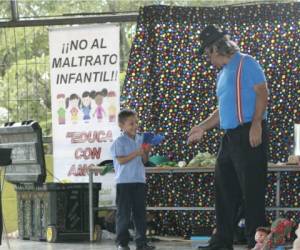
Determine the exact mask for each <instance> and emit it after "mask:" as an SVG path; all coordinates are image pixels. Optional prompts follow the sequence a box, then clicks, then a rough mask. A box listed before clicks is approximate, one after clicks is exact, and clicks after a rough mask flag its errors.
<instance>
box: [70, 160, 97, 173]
mask: <svg viewBox="0 0 300 250" xmlns="http://www.w3.org/2000/svg"><path fill="white" fill-rule="evenodd" d="M95 166H96V165H95V164H93V163H92V164H89V165H88V164H78V166H76V165H75V164H73V165H72V166H71V167H70V169H69V171H68V176H87V175H88V170H89V169H90V168H92V167H95ZM99 174H100V173H99V172H95V173H94V175H95V176H98V175H99Z"/></svg>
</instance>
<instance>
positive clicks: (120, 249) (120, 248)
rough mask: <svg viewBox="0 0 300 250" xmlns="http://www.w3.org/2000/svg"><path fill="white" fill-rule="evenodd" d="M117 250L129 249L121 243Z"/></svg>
mask: <svg viewBox="0 0 300 250" xmlns="http://www.w3.org/2000/svg"><path fill="white" fill-rule="evenodd" d="M117 249H118V250H130V248H129V246H126V247H123V246H121V245H119V246H118V248H117Z"/></svg>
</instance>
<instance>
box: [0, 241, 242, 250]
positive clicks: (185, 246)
mask: <svg viewBox="0 0 300 250" xmlns="http://www.w3.org/2000/svg"><path fill="white" fill-rule="evenodd" d="M9 244H10V248H8V245H7V240H6V239H3V241H2V245H1V246H0V249H1V250H4V249H5V250H9V249H10V250H99V249H101V250H114V249H116V247H115V244H114V242H113V241H110V240H104V241H102V242H100V243H92V244H90V243H88V242H79V243H47V242H37V241H28V240H17V239H10V240H9ZM154 245H155V246H156V250H193V249H194V248H192V246H191V244H190V243H187V242H165V241H160V242H155V243H154ZM130 248H131V250H135V246H134V245H132V244H131V245H130ZM244 249H246V248H245V247H244V246H235V247H234V250H244Z"/></svg>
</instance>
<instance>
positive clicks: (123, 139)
mask: <svg viewBox="0 0 300 250" xmlns="http://www.w3.org/2000/svg"><path fill="white" fill-rule="evenodd" d="M142 143H143V135H140V134H136V136H135V138H134V139H133V138H131V137H129V136H128V135H127V134H125V133H122V134H121V135H120V136H119V137H118V138H117V139H116V140H115V141H114V142H113V144H112V146H111V148H110V150H111V154H112V158H113V162H114V169H115V174H116V182H117V184H120V183H146V177H145V166H144V164H143V161H142V157H141V156H137V157H135V158H134V159H132V160H131V161H129V162H127V163H125V164H119V162H118V161H117V157H121V156H127V155H129V154H130V153H132V152H133V151H136V150H138V149H139V148H140V147H141V145H142Z"/></svg>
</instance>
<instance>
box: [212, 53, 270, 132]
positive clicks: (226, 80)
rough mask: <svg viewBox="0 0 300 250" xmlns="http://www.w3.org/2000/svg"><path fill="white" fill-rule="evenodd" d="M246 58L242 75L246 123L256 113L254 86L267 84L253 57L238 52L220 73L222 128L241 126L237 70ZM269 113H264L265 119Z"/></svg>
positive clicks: (218, 92) (243, 115) (218, 79)
mask: <svg viewBox="0 0 300 250" xmlns="http://www.w3.org/2000/svg"><path fill="white" fill-rule="evenodd" d="M242 56H244V61H243V65H242V73H241V91H240V92H241V104H242V105H241V107H242V117H243V121H244V123H246V122H251V121H252V119H253V115H254V113H255V106H256V93H255V91H254V88H253V87H254V85H256V84H262V83H266V77H265V74H264V72H263V69H262V67H261V66H260V65H259V63H258V62H257V61H256V60H255V59H254V58H253V57H251V56H249V55H245V54H241V53H240V52H237V53H236V54H234V56H233V57H232V58H231V60H230V61H229V63H228V64H226V65H225V66H224V67H223V68H222V70H221V71H220V73H219V75H218V78H217V97H218V108H219V115H220V127H221V128H222V129H233V128H236V127H237V126H238V125H240V123H239V120H238V114H237V90H236V78H237V77H236V75H237V69H238V66H239V63H240V60H241V57H242ZM266 116H267V112H265V113H264V115H263V118H264V119H265V118H266Z"/></svg>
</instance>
